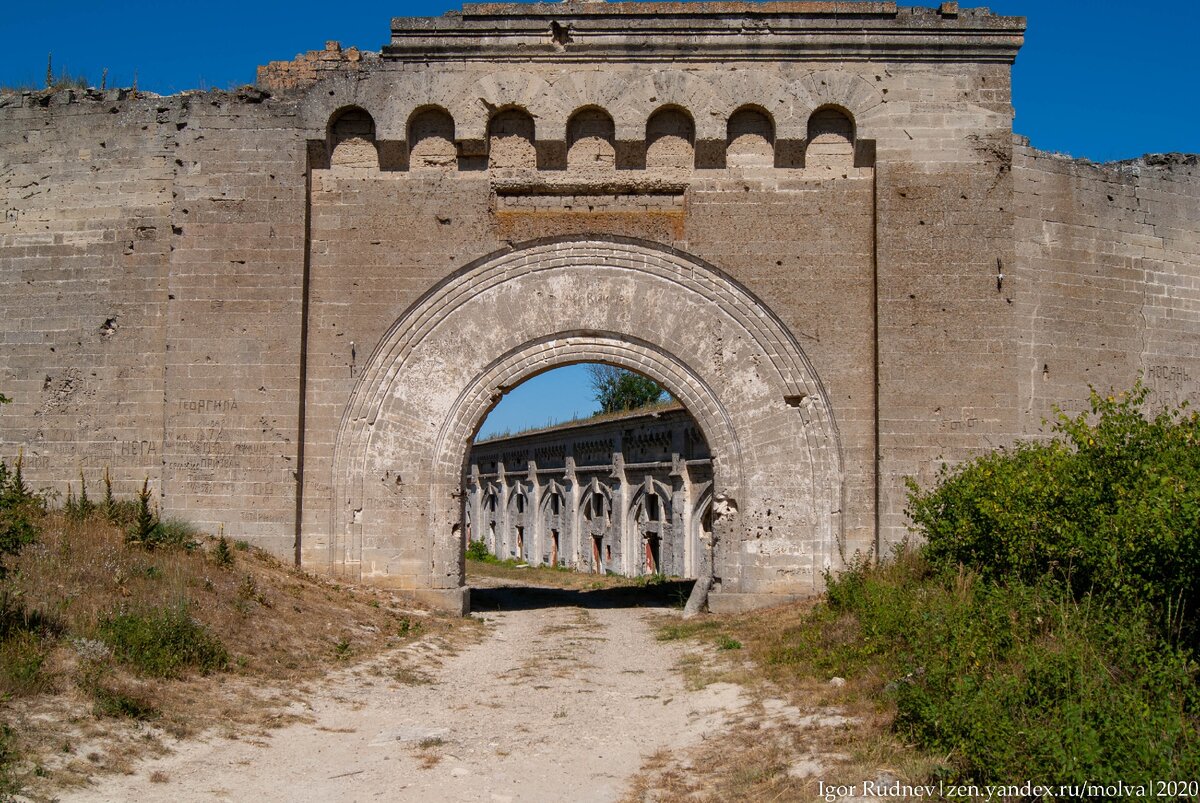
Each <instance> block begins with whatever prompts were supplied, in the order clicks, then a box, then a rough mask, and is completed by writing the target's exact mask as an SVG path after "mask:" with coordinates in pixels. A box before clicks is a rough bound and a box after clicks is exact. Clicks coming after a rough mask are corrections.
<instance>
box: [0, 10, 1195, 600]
mask: <svg viewBox="0 0 1200 803" xmlns="http://www.w3.org/2000/svg"><path fill="white" fill-rule="evenodd" d="M1023 28H1024V20H1023V19H1021V18H1006V17H997V16H994V15H991V14H989V13H987V12H986V10H976V9H965V8H963V9H960V8H959V7H958V6H957V4H954V3H943V4H942V5H941V6H940V7H939V8H937V9H925V8H911V9H910V8H898V7H897V6H895V5H894V4H892V3H886V2H884V3H852V4H851V3H802V2H801V3H768V4H764V5H761V6H759V5H755V4H744V3H704V4H689V5H687V6H676V5H672V4H666V5H660V4H636V3H611V4H607V3H580V4H574V3H566V4H536V5H508V4H478V5H468V6H465V7H464V10H463V12H461V13H458V14H451V15H447V16H446V17H441V18H432V19H404V18H401V19H397V20H394V21H393V36H392V42H391V44H390V45H388V46H386V47H385V48H384V49H383V50H382V51H381V52H380V53H361V52H357V51H353V52H352V51H345V52H343V51H341V50H340V49H338V48H337V47H334V46H330V47H327V48H326V50H324V51H317V52H315V53H312V54H308V55H307V56H304V57H301V58H299V59H297V60H296V61H295V62H287V63H273V64H271V65H268V66H267V67H264V68H262V70H261V71H260V78H259V86H258V87H256V88H247V89H245V90H242V91H239V92H234V93H222V92H207V93H200V92H194V93H185V94H181V95H175V96H171V97H152V96H147V95H144V94H135V93H130V92H125V91H110V92H105V93H100V92H80V91H66V92H59V93H54V94H44V93H30V94H25V95H4V96H0V211H2V212H3V218H2V219H0V307H2V308H3V313H2V315H0V390H2V391H3V392H4V393H5V394H7V395H9V396H12V397H13V398H14V399H15V402H14V403H13V404H12V405H8V406H6V407H5V408H4V409H3V410H2V411H0V420H2V422H3V427H2V429H0V456H2V457H4V458H5V459H7V460H9V461H10V462H11V461H12V460H13V459H14V458H15V457H16V456H17V454H18V453H23V455H24V466H25V470H26V472H27V475H28V476H29V477H30V478H31V480H32V481H33V482H34V483H35V484H37V485H43V486H47V487H50V488H54V489H57V490H60V491H62V490H65V487H66V484H67V483H68V482H74V481H77V477H78V474H79V472H80V471H83V472H84V474H85V475H86V476H87V477H88V478H89V480H91V481H93V482H98V481H99V477H100V475H101V473H102V471H103V469H104V468H105V467H111V470H112V473H113V477H114V480H115V481H116V486H117V490H118V491H119V492H121V493H126V494H129V493H132V492H133V491H134V490H135V489H136V488H137V487H139V486H140V484H141V482H142V479H143V478H144V477H147V476H148V477H149V478H150V480H151V483H152V484H153V486H154V488H155V489H156V490H157V491H158V493H159V494H160V496H161V504H162V507H163V509H164V511H165V512H167V513H169V514H172V515H178V516H182V517H186V518H188V519H191V520H193V521H195V522H197V523H198V524H200V525H201V526H202V527H205V528H209V529H213V530H215V529H216V528H217V527H218V526H219V525H224V527H225V528H226V531H227V532H231V533H237V534H238V535H239V537H246V538H249V539H251V540H253V541H255V542H256V543H258V544H260V545H262V546H263V547H264V548H267V549H269V550H271V551H273V552H275V553H277V554H280V555H287V556H290V557H293V558H294V559H296V560H297V561H300V562H302V563H303V564H304V565H306V566H308V567H312V568H314V569H318V570H329V571H333V572H335V573H338V574H342V575H345V576H348V577H351V578H361V579H363V580H369V581H372V582H379V583H386V584H388V585H391V586H393V587H396V588H401V589H407V590H411V591H413V592H414V593H417V594H419V595H421V596H425V597H426V598H428V599H431V600H433V601H434V602H437V603H439V604H445V605H449V606H452V607H454V606H458V605H459V604H462V602H461V601H462V599H463V594H462V592H461V591H460V590H459V586H460V583H461V566H462V558H461V544H462V542H463V526H464V518H463V515H464V512H465V507H464V504H463V497H462V492H461V487H462V484H463V478H464V473H465V466H466V462H465V461H466V450H467V448H468V444H469V442H470V437H471V435H472V434H473V432H474V431H475V429H476V428H477V427H478V425H479V421H481V420H482V417H483V415H484V414H485V413H486V410H487V409H488V408H489V407H490V406H491V404H493V403H494V401H495V399H496V398H497V397H498V395H499V394H501V393H503V392H504V390H505V389H506V388H508V387H511V386H512V385H513V384H515V383H517V382H519V381H520V380H521V379H523V378H524V377H527V376H529V375H532V374H533V373H537V372H539V371H541V370H545V369H546V368H548V367H553V366H554V365H560V364H566V363H569V362H578V361H583V360H602V361H607V362H611V363H614V364H618V365H623V366H625V367H629V368H634V369H636V370H641V371H642V372H644V373H647V374H648V375H651V376H652V377H653V378H655V379H657V380H659V381H660V382H662V383H663V384H665V385H667V386H668V387H669V389H671V391H672V393H673V394H674V395H675V396H676V397H677V398H680V399H681V400H682V401H684V403H685V404H686V405H687V407H688V409H689V411H690V412H691V413H692V414H693V415H694V416H695V418H696V421H697V423H698V425H699V426H700V427H701V428H702V430H703V432H704V434H705V436H706V439H707V441H708V443H709V444H710V447H711V448H712V457H713V474H714V483H715V484H716V485H717V486H719V487H718V491H721V492H722V493H723V494H724V495H725V497H727V504H723V506H722V515H721V516H718V517H717V520H716V521H714V523H713V527H714V532H715V534H716V536H717V542H718V544H719V547H718V553H717V554H716V555H715V557H714V560H715V562H716V572H717V576H718V585H717V587H716V593H715V594H714V597H713V599H714V601H715V606H716V607H721V606H724V607H725V608H727V609H732V608H737V607H746V606H749V605H754V604H763V603H766V602H770V601H773V600H778V599H783V598H786V597H788V596H795V595H801V594H808V593H812V592H813V591H815V590H818V589H819V587H820V576H821V573H822V572H823V571H824V570H825V569H829V568H832V569H834V570H836V569H837V568H838V567H839V566H840V565H842V562H843V561H844V560H847V559H849V558H850V557H851V556H852V555H853V554H854V553H855V552H883V551H886V550H887V548H888V546H889V544H891V543H894V542H896V541H898V540H900V539H902V538H903V537H905V534H906V529H905V519H904V513H903V510H904V500H905V493H904V487H903V479H904V478H905V477H906V476H914V477H916V478H917V479H918V480H922V481H927V480H928V479H929V478H930V477H931V476H932V474H933V472H934V471H935V470H936V467H937V466H938V465H940V464H941V463H942V462H943V461H948V462H954V461H958V460H962V459H965V458H967V457H969V456H971V455H973V454H977V453H979V452H980V451H983V450H986V449H990V448H994V447H996V446H1000V445H1003V444H1006V443H1011V442H1012V441H1013V440H1014V439H1015V438H1018V437H1022V436H1031V435H1037V434H1038V433H1039V431H1040V428H1041V422H1042V419H1043V418H1044V417H1045V416H1047V415H1049V414H1051V410H1052V405H1053V404H1055V403H1063V404H1065V405H1066V407H1067V408H1068V409H1078V408H1079V407H1080V405H1081V404H1082V401H1083V400H1084V399H1085V398H1086V394H1087V387H1088V385H1089V384H1092V385H1096V386H1098V387H1100V388H1107V387H1109V386H1114V387H1117V388H1124V387H1128V386H1129V385H1131V384H1132V382H1133V381H1134V380H1135V379H1137V378H1139V377H1142V378H1144V380H1145V381H1147V382H1148V383H1149V384H1150V385H1151V386H1152V387H1154V388H1155V389H1156V390H1159V391H1162V397H1163V398H1170V399H1173V400H1178V399H1185V398H1186V399H1195V398H1196V395H1197V394H1196V378H1197V377H1200V364H1198V361H1197V358H1198V349H1200V325H1198V322H1197V319H1196V315H1197V308H1198V305H1200V289H1198V288H1197V281H1198V274H1200V234H1198V229H1200V211H1198V210H1200V198H1198V196H1200V177H1198V176H1197V166H1196V163H1195V159H1194V158H1191V157H1171V158H1165V157H1155V158H1145V159H1140V160H1136V161H1133V162H1129V163H1121V164H1116V165H1091V164H1087V163H1083V162H1078V161H1074V160H1071V159H1068V158H1065V157H1060V156H1055V155H1050V154H1045V153H1040V152H1038V151H1035V150H1033V149H1032V148H1030V147H1029V146H1028V145H1026V144H1024V143H1023V141H1021V140H1019V139H1014V137H1013V134H1012V107H1011V96H1010V80H1009V71H1010V66H1011V63H1012V60H1013V59H1014V58H1015V57H1016V53H1017V50H1018V48H1019V46H1020V44H1021V39H1022V33H1023ZM476 521H478V519H476Z"/></svg>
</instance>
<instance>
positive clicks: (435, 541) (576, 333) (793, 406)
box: [330, 237, 842, 610]
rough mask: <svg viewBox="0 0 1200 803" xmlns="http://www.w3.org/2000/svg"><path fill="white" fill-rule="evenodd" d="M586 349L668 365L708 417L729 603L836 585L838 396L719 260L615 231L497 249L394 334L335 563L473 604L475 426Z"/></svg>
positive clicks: (385, 345)
mask: <svg viewBox="0 0 1200 803" xmlns="http://www.w3.org/2000/svg"><path fill="white" fill-rule="evenodd" d="M579 362H604V363H610V364H613V365H617V366H620V367H624V368H629V369H632V370H636V371H639V372H641V373H643V374H645V375H647V376H650V377H651V378H653V379H655V380H657V381H658V382H660V383H661V384H662V385H663V386H664V387H666V388H667V389H668V390H669V391H670V392H671V393H672V394H673V395H674V396H675V397H676V398H678V399H679V400H680V401H681V402H682V403H683V404H684V405H686V406H687V408H688V410H689V411H690V412H691V413H692V415H693V417H694V418H695V419H696V422H697V424H698V425H699V426H700V428H701V429H702V430H703V432H704V436H705V438H706V439H707V441H708V444H709V446H710V449H711V451H712V454H713V477H714V487H715V488H717V489H718V492H719V493H721V494H723V495H724V498H725V500H726V503H725V504H723V505H722V506H721V508H722V510H721V514H722V515H719V516H717V517H716V520H715V521H714V531H715V535H716V537H717V548H716V552H715V554H714V574H715V576H716V577H717V578H718V585H717V587H716V589H715V591H714V596H713V604H714V607H722V608H726V609H730V608H740V607H747V606H750V605H758V604H767V603H770V602H774V601H777V600H779V599H781V598H786V597H788V596H792V595H802V594H811V593H813V592H814V591H816V590H818V588H819V584H820V579H821V573H822V572H823V571H824V570H825V569H827V568H831V567H836V564H837V561H838V560H839V557H838V556H839V546H840V530H841V516H840V513H841V508H842V503H841V494H842V480H841V477H842V470H841V462H842V461H841V454H840V447H839V439H838V434H837V429H836V426H835V423H834V421H833V417H832V415H831V412H830V406H829V401H828V399H827V397H826V394H825V391H824V388H823V387H822V386H821V383H820V381H819V379H818V378H817V376H816V373H815V372H814V371H813V369H812V366H811V365H810V364H809V362H808V360H807V359H806V358H805V356H804V354H803V353H802V351H801V350H800V348H799V346H798V344H797V343H796V340H795V338H793V337H792V336H791V334H790V333H789V332H788V331H787V329H786V327H784V326H783V324H782V323H781V322H780V321H779V320H778V318H776V317H775V316H774V315H773V314H772V313H771V312H770V310H768V309H767V308H766V307H765V306H764V305H763V304H762V303H761V302H760V301H759V300H758V299H757V298H755V297H754V296H753V295H752V294H751V293H750V292H749V291H747V290H746V289H745V288H744V287H742V286H740V285H739V284H738V283H736V282H735V281H733V280H732V279H731V278H730V277H728V276H726V275H725V274H723V273H721V272H720V271H719V270H717V269H716V268H713V267H712V266H709V265H707V264H705V263H703V262H701V261H700V260H698V259H695V258H694V257H690V256H688V255H686V254H683V253H681V252H679V251H676V250H673V249H669V248H666V247H663V246H660V245H655V244H649V243H644V242H638V241H632V240H628V239H620V238H602V237H590V238H587V239H583V240H578V239H568V240H549V241H538V242H534V243H530V244H526V245H524V246H521V247H517V248H514V249H512V250H506V251H503V252H500V253H498V254H494V255H492V256H489V257H485V258H484V259H481V260H479V261H477V262H475V263H473V264H471V265H469V266H467V267H466V268H464V269H462V270H461V271H459V272H458V273H456V274H454V275H453V276H451V277H449V278H447V279H446V280H444V281H443V282H441V283H440V284H438V285H437V286H436V287H434V288H433V289H432V290H430V291H429V292H428V293H427V294H426V295H425V296H424V297H423V298H422V299H421V300H420V301H418V302H417V303H416V304H414V305H413V307H411V308H410V309H409V310H408V311H407V312H406V313H405V314H404V315H403V316H402V317H401V318H400V319H399V320H398V321H397V322H396V323H395V324H394V325H393V327H392V328H391V330H389V332H388V334H387V335H386V336H385V337H384V338H383V340H382V341H381V342H380V344H379V346H378V347H377V348H376V350H375V353H374V354H373V355H372V357H371V359H370V361H369V363H368V366H367V368H366V370H364V372H363V373H362V374H361V377H360V379H359V381H358V383H357V385H356V387H355V390H354V392H353V394H352V396H351V399H350V402H349V404H348V405H347V408H346V412H345V414H344V416H343V419H342V422H341V427H340V429H339V432H338V436H337V441H336V444H335V451H334V464H333V477H332V481H333V487H334V499H333V510H332V521H331V524H332V533H333V535H334V537H333V539H332V541H331V544H332V554H331V555H330V559H331V562H332V563H333V564H334V569H335V571H337V572H338V573H342V574H349V575H351V576H358V577H360V578H361V579H363V580H365V581H369V582H376V583H382V584H386V585H389V586H392V587H395V588H398V589H404V590H409V591H412V592H414V593H415V594H416V595H418V596H421V597H424V598H426V599H429V600H431V601H433V602H435V603H438V604H441V605H443V606H446V607H452V608H455V609H459V608H461V609H464V610H465V608H466V605H467V601H466V596H465V591H464V590H463V588H462V530H461V527H462V504H461V487H462V481H463V471H464V466H465V460H466V456H467V451H468V448H469V445H470V441H471V438H472V437H473V436H474V433H475V432H476V431H477V429H478V427H479V425H480V423H481V422H482V420H483V418H484V416H485V415H486V414H487V412H488V411H489V410H490V409H491V407H492V406H493V405H494V404H495V403H496V401H497V400H498V399H499V397H500V396H501V395H502V394H503V393H504V392H505V390H506V389H508V388H510V387H513V386H514V385H517V384H519V383H520V382H522V381H524V380H525V379H528V378H529V377H531V376H533V375H535V374H538V373H541V372H543V371H546V370H549V369H550V368H554V367H557V366H561V365H567V364H571V363H579Z"/></svg>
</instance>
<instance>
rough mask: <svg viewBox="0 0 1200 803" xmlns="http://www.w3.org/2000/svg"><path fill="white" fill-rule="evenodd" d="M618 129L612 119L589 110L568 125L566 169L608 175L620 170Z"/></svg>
mask: <svg viewBox="0 0 1200 803" xmlns="http://www.w3.org/2000/svg"><path fill="white" fill-rule="evenodd" d="M615 140H616V125H615V124H614V123H613V118H612V115H610V114H609V113H608V112H606V111H604V109H600V108H597V107H591V106H589V107H586V108H583V109H580V110H579V111H577V112H575V114H573V115H571V119H570V120H568V121H567V167H568V169H570V168H575V169H580V170H597V171H607V170H615V169H616V166H617V149H616V144H615Z"/></svg>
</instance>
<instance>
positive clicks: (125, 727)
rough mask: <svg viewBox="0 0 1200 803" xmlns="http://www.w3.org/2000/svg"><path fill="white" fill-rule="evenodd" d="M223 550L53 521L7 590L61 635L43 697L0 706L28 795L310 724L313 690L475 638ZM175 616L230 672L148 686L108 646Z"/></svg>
mask: <svg viewBox="0 0 1200 803" xmlns="http://www.w3.org/2000/svg"><path fill="white" fill-rule="evenodd" d="M214 546H215V542H214V541H212V540H211V539H207V540H205V539H202V542H201V544H200V546H199V547H198V548H196V549H194V550H191V551H187V550H183V549H178V548H176V549H158V550H154V551H146V550H144V549H141V548H138V547H132V546H128V545H126V544H125V543H124V537H123V534H122V533H121V532H120V531H119V530H118V529H117V528H115V527H112V526H111V525H109V524H108V523H107V522H104V521H101V520H99V519H93V520H90V521H86V522H75V521H71V520H69V519H67V518H66V517H64V516H60V515H50V516H47V517H46V518H45V519H44V521H43V522H42V527H41V533H40V535H39V537H38V541H37V542H36V543H34V544H32V545H30V546H28V547H26V548H25V549H24V550H23V552H22V553H21V555H20V556H19V557H18V559H17V560H15V561H14V562H13V563H12V569H13V571H12V572H11V573H10V576H9V577H8V579H7V580H5V581H4V584H3V585H4V588H5V589H6V591H7V593H8V595H9V599H10V600H12V601H15V602H17V603H18V604H20V605H21V606H22V607H23V608H24V609H25V610H26V611H37V612H39V613H40V614H42V615H44V616H45V617H47V618H48V619H49V620H50V621H51V622H53V623H54V628H53V629H54V631H55V632H54V634H53V635H51V636H48V637H46V638H44V639H43V640H42V645H41V649H42V650H43V652H44V660H43V661H42V664H41V670H40V672H39V684H38V687H37V688H34V689H30V690H27V691H26V693H24V694H22V695H20V696H11V695H9V696H7V697H6V698H5V701H4V702H3V703H2V704H0V711H2V713H0V716H2V717H3V719H4V721H6V722H7V723H8V724H9V725H10V726H12V727H13V728H14V730H15V732H16V734H17V737H16V742H17V744H16V747H17V749H18V753H19V755H20V756H21V761H20V762H19V763H18V765H17V767H16V770H17V771H16V773H15V774H16V777H17V780H18V781H20V782H21V783H22V784H23V785H24V787H25V793H26V794H28V795H30V796H31V797H33V798H34V799H41V798H44V799H50V798H51V797H52V796H53V792H54V789H55V788H61V787H63V786H72V785H78V784H82V783H85V782H86V780H87V778H88V776H90V775H92V774H94V773H95V772H97V771H118V772H124V771H129V769H130V767H131V763H132V761H133V760H135V759H136V758H138V757H141V756H143V755H153V754H159V753H161V752H163V751H164V750H165V749H166V747H165V745H166V743H168V742H169V741H170V740H171V739H172V738H182V737H185V736H188V735H192V734H195V733H197V732H199V731H202V730H209V729H214V730H216V731H217V732H219V733H221V734H222V735H224V736H230V737H239V736H240V737H242V738H246V737H251V738H253V737H255V736H256V735H261V734H262V733H264V732H266V731H268V730H270V729H273V728H277V727H281V726H283V725H286V724H288V723H291V722H295V721H297V720H301V719H304V718H306V716H307V715H306V713H305V711H306V709H305V708H304V706H303V705H293V704H295V703H300V702H301V700H302V699H303V696H304V681H305V680H307V679H310V678H314V677H316V676H318V675H320V674H322V673H323V672H325V671H327V670H329V669H331V668H332V667H335V666H337V667H344V666H346V664H347V663H348V662H358V661H361V660H363V659H367V658H370V657H372V656H375V655H377V654H379V653H381V652H382V651H383V650H385V649H387V648H389V647H393V646H397V645H400V644H402V643H404V642H405V641H409V640H411V639H413V638H414V637H415V636H417V635H422V636H424V635H434V636H436V637H437V638H438V639H439V640H449V641H454V640H455V639H457V638H460V637H462V635H461V634H463V633H466V632H467V631H472V630H474V628H471V627H470V624H471V623H470V621H469V620H461V619H454V618H449V617H443V616H437V615H434V614H431V613H430V612H428V611H426V610H422V609H419V608H415V607H414V606H413V605H412V604H411V603H409V602H407V601H404V602H402V601H401V600H399V599H398V598H396V597H395V596H394V595H392V594H390V593H387V592H384V591H380V590H377V589H368V588H357V587H351V586H347V585H344V584H338V583H334V582H332V581H330V580H327V579H323V578H318V577H314V576H312V575H309V574H306V573H304V572H301V571H299V570H297V569H295V568H294V567H290V566H286V565H284V564H282V563H280V562H279V561H278V560H276V559H275V558H273V557H271V556H269V555H267V554H266V553H263V552H261V551H260V550H257V549H254V548H245V547H244V545H241V546H242V548H237V549H234V550H232V552H233V562H232V565H229V566H223V565H221V564H220V563H219V562H218V561H216V560H214V558H213V549H214ZM180 608H182V609H184V610H186V613H187V615H188V616H190V617H191V618H192V619H194V620H195V621H196V622H198V623H199V624H200V625H202V626H203V628H204V629H205V630H206V631H207V632H208V633H209V634H211V635H213V636H215V637H216V638H217V639H219V640H220V642H221V644H223V645H224V648H225V650H226V651H227V653H228V662H227V665H226V669H225V670H224V671H217V672H213V673H211V674H208V675H207V676H205V675H202V674H199V673H197V672H191V673H184V674H183V676H182V677H176V678H162V677H150V676H147V675H146V674H145V673H144V672H139V671H137V670H136V669H135V668H132V667H130V666H129V665H126V664H123V663H121V662H119V661H118V660H117V659H116V657H115V656H114V654H113V651H112V649H111V647H110V646H109V645H107V644H105V642H104V640H103V639H104V630H103V627H104V622H105V621H106V620H109V619H111V617H113V616H115V615H118V614H125V613H133V614H139V613H144V614H154V613H155V612H161V611H163V610H178V609H180ZM468 637H469V636H468ZM395 671H397V673H399V672H400V671H402V670H401V669H397V670H395Z"/></svg>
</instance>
